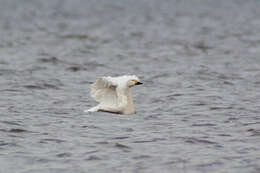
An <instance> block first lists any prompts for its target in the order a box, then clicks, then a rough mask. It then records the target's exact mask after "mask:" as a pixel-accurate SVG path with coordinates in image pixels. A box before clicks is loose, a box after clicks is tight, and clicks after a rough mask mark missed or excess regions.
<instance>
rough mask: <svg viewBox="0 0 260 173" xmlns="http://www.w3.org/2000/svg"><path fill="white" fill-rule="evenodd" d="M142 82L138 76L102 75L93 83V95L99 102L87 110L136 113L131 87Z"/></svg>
mask: <svg viewBox="0 0 260 173" xmlns="http://www.w3.org/2000/svg"><path fill="white" fill-rule="evenodd" d="M139 84H142V83H141V82H139V78H138V77H137V76H119V77H110V76H109V77H101V78H98V80H97V81H96V82H95V83H94V84H92V85H91V92H90V94H91V96H92V97H93V98H94V99H95V100H96V101H97V102H99V104H98V105H97V106H95V107H93V108H91V109H89V110H86V111H85V112H96V111H105V112H112V113H119V114H134V113H135V110H134V104H133V99H132V95H131V91H130V87H132V86H134V85H139Z"/></svg>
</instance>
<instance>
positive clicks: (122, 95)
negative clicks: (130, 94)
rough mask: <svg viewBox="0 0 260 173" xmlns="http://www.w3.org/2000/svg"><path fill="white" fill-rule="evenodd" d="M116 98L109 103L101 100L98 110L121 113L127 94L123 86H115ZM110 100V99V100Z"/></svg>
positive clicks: (125, 103) (125, 104)
mask: <svg viewBox="0 0 260 173" xmlns="http://www.w3.org/2000/svg"><path fill="white" fill-rule="evenodd" d="M116 94H117V100H116V102H115V103H113V104H110V103H108V102H105V104H103V102H101V104H100V107H99V110H100V111H105V112H113V113H123V112H124V109H125V108H126V106H127V96H126V92H125V89H124V88H121V87H117V88H116ZM110 102H111V100H110Z"/></svg>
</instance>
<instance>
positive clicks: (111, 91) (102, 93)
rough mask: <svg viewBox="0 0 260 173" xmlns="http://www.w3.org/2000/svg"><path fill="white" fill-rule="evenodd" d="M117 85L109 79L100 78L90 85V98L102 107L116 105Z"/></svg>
mask: <svg viewBox="0 0 260 173" xmlns="http://www.w3.org/2000/svg"><path fill="white" fill-rule="evenodd" d="M116 87H117V84H116V83H115V82H114V81H113V80H111V77H102V78H98V80H97V81H96V82H95V83H94V84H92V85H91V91H90V94H91V96H92V97H93V98H94V99H95V100H96V101H97V102H100V103H101V104H102V105H108V106H114V105H117V92H116Z"/></svg>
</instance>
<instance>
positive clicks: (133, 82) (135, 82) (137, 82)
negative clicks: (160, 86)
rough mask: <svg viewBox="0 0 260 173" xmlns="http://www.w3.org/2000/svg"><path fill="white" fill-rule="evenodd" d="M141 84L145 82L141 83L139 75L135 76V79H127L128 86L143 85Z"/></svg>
mask: <svg viewBox="0 0 260 173" xmlns="http://www.w3.org/2000/svg"><path fill="white" fill-rule="evenodd" d="M141 84H143V83H141V82H140V80H139V79H138V78H137V77H134V78H133V79H129V80H128V81H127V86H128V87H132V86H135V85H141Z"/></svg>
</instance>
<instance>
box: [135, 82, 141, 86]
mask: <svg viewBox="0 0 260 173" xmlns="http://www.w3.org/2000/svg"><path fill="white" fill-rule="evenodd" d="M142 84H143V83H142V82H136V83H135V85H142Z"/></svg>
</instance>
